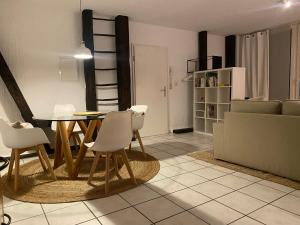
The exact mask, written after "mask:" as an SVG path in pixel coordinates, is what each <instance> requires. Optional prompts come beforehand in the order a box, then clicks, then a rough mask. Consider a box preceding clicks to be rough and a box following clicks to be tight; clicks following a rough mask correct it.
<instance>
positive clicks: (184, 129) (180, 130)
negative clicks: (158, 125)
mask: <svg viewBox="0 0 300 225" xmlns="http://www.w3.org/2000/svg"><path fill="white" fill-rule="evenodd" d="M193 131H194V129H193V128H183V129H176V130H173V133H174V134H182V133H189V132H193Z"/></svg>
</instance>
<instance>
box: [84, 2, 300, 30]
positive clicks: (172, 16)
mask: <svg viewBox="0 0 300 225" xmlns="http://www.w3.org/2000/svg"><path fill="white" fill-rule="evenodd" d="M295 1H296V0H294V4H293V6H292V7H290V8H288V9H286V8H284V7H283V6H282V4H281V3H279V2H278V0H82V5H83V8H89V9H93V10H94V11H95V12H97V13H99V14H101V15H107V16H115V15H120V14H121V15H127V16H129V18H130V19H131V20H134V21H139V22H144V23H149V24H155V25H162V26H167V27H173V28H180V29H186V30H193V31H201V30H207V31H210V32H212V33H215V34H222V35H228V34H240V33H247V32H251V31H255V30H260V29H265V28H269V27H274V26H278V25H282V24H287V23H291V22H294V21H298V20H300V4H299V2H298V3H297V2H295Z"/></svg>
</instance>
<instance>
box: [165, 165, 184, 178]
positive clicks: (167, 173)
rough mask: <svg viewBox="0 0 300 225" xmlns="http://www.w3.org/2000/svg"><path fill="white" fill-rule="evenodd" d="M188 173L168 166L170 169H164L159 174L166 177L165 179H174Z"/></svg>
mask: <svg viewBox="0 0 300 225" xmlns="http://www.w3.org/2000/svg"><path fill="white" fill-rule="evenodd" d="M186 172H187V171H185V170H183V169H181V168H179V167H176V166H168V167H163V168H161V169H160V171H159V173H160V174H162V175H164V176H165V177H174V176H177V175H180V174H183V173H186Z"/></svg>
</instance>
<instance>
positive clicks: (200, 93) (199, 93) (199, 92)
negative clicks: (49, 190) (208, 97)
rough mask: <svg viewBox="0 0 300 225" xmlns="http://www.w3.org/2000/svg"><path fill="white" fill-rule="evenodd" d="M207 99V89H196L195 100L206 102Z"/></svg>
mask: <svg viewBox="0 0 300 225" xmlns="http://www.w3.org/2000/svg"><path fill="white" fill-rule="evenodd" d="M204 101H205V89H203V88H199V89H195V102H204Z"/></svg>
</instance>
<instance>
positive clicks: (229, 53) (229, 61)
mask: <svg viewBox="0 0 300 225" xmlns="http://www.w3.org/2000/svg"><path fill="white" fill-rule="evenodd" d="M235 43H236V37H235V35H229V36H226V37H225V67H235V66H236V63H235V59H236V56H235Z"/></svg>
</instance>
